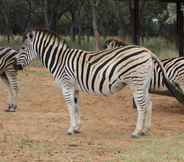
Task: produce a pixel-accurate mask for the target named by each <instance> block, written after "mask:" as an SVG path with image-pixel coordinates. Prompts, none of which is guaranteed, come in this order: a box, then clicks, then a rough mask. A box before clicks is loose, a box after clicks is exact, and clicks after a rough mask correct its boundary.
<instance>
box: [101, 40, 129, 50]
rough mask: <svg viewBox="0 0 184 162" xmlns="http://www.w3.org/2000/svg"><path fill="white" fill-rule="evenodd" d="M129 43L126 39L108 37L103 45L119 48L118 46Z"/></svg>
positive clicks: (104, 46)
mask: <svg viewBox="0 0 184 162" xmlns="http://www.w3.org/2000/svg"><path fill="white" fill-rule="evenodd" d="M127 45H128V43H127V42H126V41H124V40H121V39H119V38H109V39H106V40H105V42H104V45H103V48H104V49H106V48H108V49H110V48H117V47H122V46H127Z"/></svg>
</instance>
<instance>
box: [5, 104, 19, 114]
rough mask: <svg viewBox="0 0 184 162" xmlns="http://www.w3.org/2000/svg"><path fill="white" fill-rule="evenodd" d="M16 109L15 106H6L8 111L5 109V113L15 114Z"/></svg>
mask: <svg viewBox="0 0 184 162" xmlns="http://www.w3.org/2000/svg"><path fill="white" fill-rule="evenodd" d="M16 108H17V106H16V105H11V104H10V105H9V106H8V109H6V110H5V111H6V112H16Z"/></svg>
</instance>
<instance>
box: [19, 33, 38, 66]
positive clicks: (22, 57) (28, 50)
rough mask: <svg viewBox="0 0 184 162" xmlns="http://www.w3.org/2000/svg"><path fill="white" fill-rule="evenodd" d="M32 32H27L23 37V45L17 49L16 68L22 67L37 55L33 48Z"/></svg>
mask: <svg viewBox="0 0 184 162" xmlns="http://www.w3.org/2000/svg"><path fill="white" fill-rule="evenodd" d="M33 34H34V33H33V32H31V33H27V34H26V36H25V37H24V38H23V39H24V45H23V46H22V47H21V48H20V49H19V51H18V54H17V56H16V58H17V69H23V68H24V67H25V66H27V65H29V64H31V62H32V61H33V60H34V59H35V58H36V57H37V53H36V51H35V50H34V48H33V41H32V40H33Z"/></svg>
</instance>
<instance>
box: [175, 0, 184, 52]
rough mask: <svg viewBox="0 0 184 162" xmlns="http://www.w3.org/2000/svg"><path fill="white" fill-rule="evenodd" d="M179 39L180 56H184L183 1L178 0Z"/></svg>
mask: <svg viewBox="0 0 184 162" xmlns="http://www.w3.org/2000/svg"><path fill="white" fill-rule="evenodd" d="M176 8H177V40H176V45H177V48H178V52H179V56H184V40H183V38H184V15H183V11H182V9H181V2H180V1H179V0H177V7H176Z"/></svg>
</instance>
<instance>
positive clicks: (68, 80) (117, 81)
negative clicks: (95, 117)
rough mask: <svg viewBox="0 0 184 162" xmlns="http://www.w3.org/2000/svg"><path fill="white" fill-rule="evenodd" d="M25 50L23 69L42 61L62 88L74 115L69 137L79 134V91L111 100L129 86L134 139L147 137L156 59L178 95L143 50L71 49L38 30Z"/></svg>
mask: <svg viewBox="0 0 184 162" xmlns="http://www.w3.org/2000/svg"><path fill="white" fill-rule="evenodd" d="M22 50H23V51H24V52H20V53H19V55H18V57H17V64H18V65H19V66H23V67H24V66H26V65H28V64H29V63H31V61H32V60H33V59H35V58H39V59H40V60H41V62H42V63H43V65H44V66H45V67H47V68H48V70H49V71H50V72H51V73H52V74H53V77H54V80H55V81H56V83H57V84H58V86H59V87H60V88H62V90H63V94H64V98H65V102H66V103H67V105H68V110H69V115H70V126H69V129H68V134H73V133H78V132H79V127H80V116H79V91H83V92H85V93H88V94H93V95H104V96H108V95H112V94H114V93H115V92H117V91H119V90H120V89H122V88H123V87H124V86H125V85H127V86H129V87H130V89H131V90H132V92H133V95H134V98H135V101H136V105H137V107H138V108H137V109H138V111H137V112H138V117H137V124H136V128H135V130H134V132H133V133H132V137H139V136H141V135H143V134H144V133H147V132H148V131H149V129H150V127H151V111H152V103H151V100H150V98H149V93H148V87H149V84H150V83H149V82H150V79H151V76H152V71H153V70H152V69H153V67H152V65H153V61H152V59H155V60H157V61H158V63H159V65H160V66H161V69H162V70H163V72H164V76H165V82H166V85H167V86H168V88H169V89H171V91H172V92H173V93H175V92H176V91H177V89H175V86H173V85H172V84H171V83H170V82H169V81H168V79H167V76H166V73H165V71H164V68H163V66H162V64H160V61H159V60H158V58H157V57H156V56H155V55H154V54H153V53H151V52H150V51H149V50H148V49H146V48H143V47H135V46H127V47H125V48H118V49H106V50H102V51H93V52H87V51H83V50H79V49H70V48H68V46H67V44H66V43H65V42H64V40H62V39H61V38H60V37H59V36H57V35H56V34H54V33H53V32H49V31H47V30H43V29H42V30H40V29H34V30H32V31H30V32H28V33H27V34H26V35H25V37H24V47H23V48H22ZM25 54H26V55H25ZM175 90H176V91H175Z"/></svg>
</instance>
